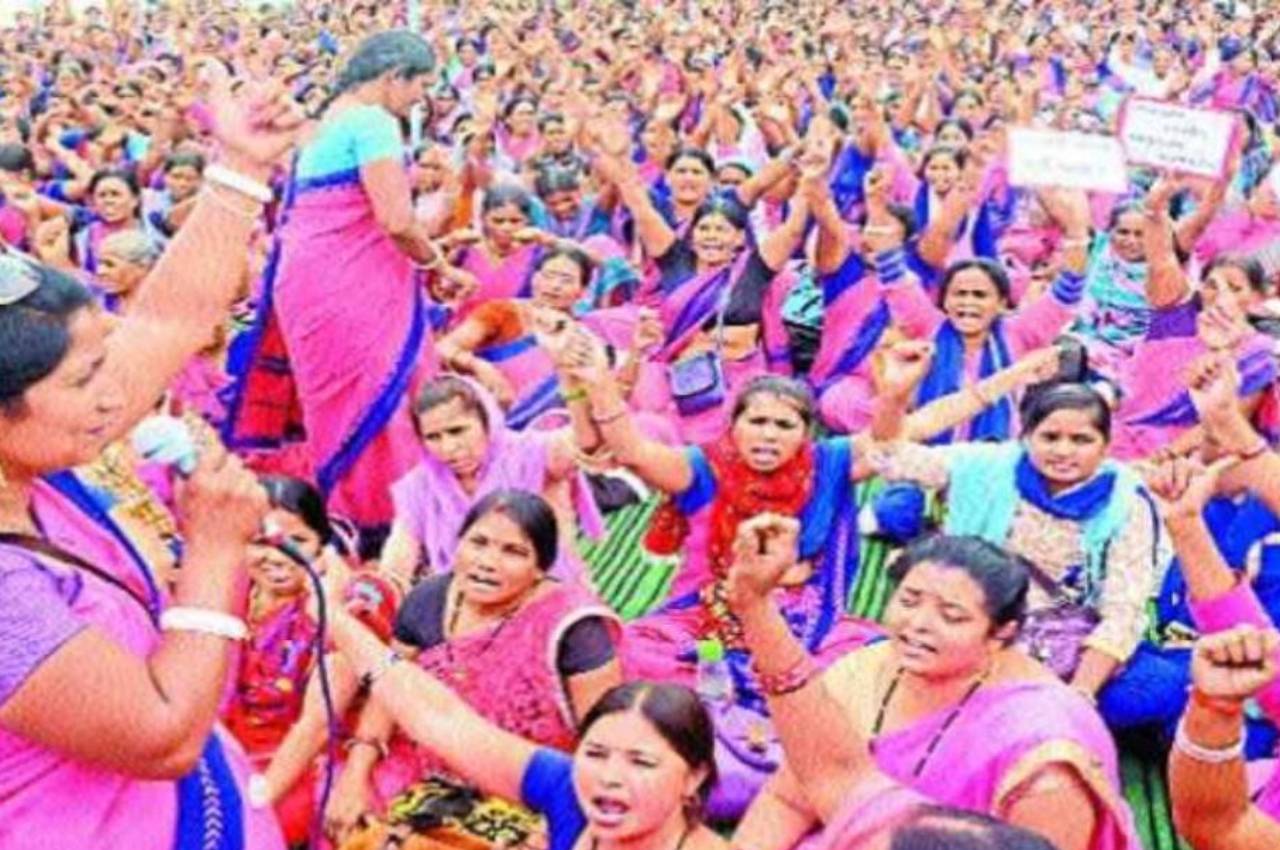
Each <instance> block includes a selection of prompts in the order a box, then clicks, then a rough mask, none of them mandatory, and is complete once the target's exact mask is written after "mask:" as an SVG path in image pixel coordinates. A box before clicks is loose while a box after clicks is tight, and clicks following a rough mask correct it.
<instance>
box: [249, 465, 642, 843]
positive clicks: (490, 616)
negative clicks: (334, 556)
mask: <svg viewBox="0 0 1280 850" xmlns="http://www.w3.org/2000/svg"><path fill="white" fill-rule="evenodd" d="M556 551H557V531H556V518H555V514H554V513H553V512H552V510H551V508H550V506H549V505H548V504H547V503H546V502H545V501H544V500H543V499H542V498H541V497H539V496H537V495H534V494H532V493H528V492H523V491H519V490H496V491H494V492H492V493H489V494H488V495H487V496H485V497H484V498H483V499H481V500H480V501H479V502H477V503H476V505H475V506H474V507H473V508H472V509H471V510H470V511H469V512H468V514H467V515H466V517H465V518H464V520H463V522H462V528H461V531H460V533H459V538H458V543H457V550H456V552H455V553H454V556H453V571H452V572H451V573H444V574H440V575H434V576H431V577H429V578H427V579H425V580H424V581H422V582H421V583H420V584H419V585H418V586H417V587H416V588H415V589H414V590H413V591H412V592H411V593H410V594H409V596H408V597H407V598H406V599H405V601H404V603H403V605H402V606H401V607H400V611H399V613H398V616H397V618H396V623H395V629H394V634H395V640H396V646H397V649H398V651H400V652H402V653H403V655H404V656H405V657H406V658H412V659H414V661H415V663H416V664H417V666H419V667H421V668H422V669H424V670H427V671H429V672H430V673H432V675H434V676H436V677H438V678H439V679H440V680H441V681H442V682H445V683H447V685H448V686H449V688H451V689H452V691H453V693H455V694H457V695H458V697H459V698H461V699H462V700H465V702H466V704H467V705H468V706H469V707H470V709H471V710H474V711H476V712H477V713H478V714H480V715H481V716H483V717H484V718H485V719H486V720H488V721H490V722H492V723H494V724H497V726H499V727H501V728H502V729H504V730H506V731H507V732H510V733H512V734H516V735H521V736H523V737H525V738H528V739H529V740H531V741H534V742H536V743H537V744H538V745H540V746H545V747H551V748H555V749H559V750H563V751H568V750H570V749H572V747H573V745H574V743H575V740H576V734H575V730H576V727H577V723H578V720H579V719H580V718H582V717H584V716H586V714H587V712H588V711H589V710H590V709H591V707H592V706H593V705H594V704H595V703H596V701H597V700H598V699H599V697H600V695H601V694H603V693H604V692H605V691H606V690H608V689H609V688H611V687H613V686H614V685H617V684H618V683H619V682H620V681H621V675H620V673H619V667H618V662H617V652H616V644H617V640H618V634H619V631H620V624H619V622H618V620H617V617H616V616H615V615H614V614H613V612H611V611H610V610H609V609H608V608H606V607H605V606H604V605H603V604H602V603H600V602H599V601H598V600H597V599H595V597H594V596H592V595H591V594H590V593H589V592H588V591H586V590H584V589H583V588H582V587H580V586H579V585H577V584H575V583H561V582H558V581H556V580H554V579H552V578H550V577H549V576H548V575H547V571H548V570H549V569H550V567H551V565H552V564H553V563H554V562H555V559H556ZM338 666H339V667H340V666H341V665H338ZM338 675H339V676H342V675H343V672H339V673H338ZM344 678H345V677H344ZM394 728H395V724H394V723H393V719H392V716H391V715H389V714H388V713H387V711H385V710H384V708H383V706H381V705H380V704H379V703H377V702H376V701H372V702H369V703H368V704H366V705H365V706H364V708H363V711H362V715H361V717H360V720H359V722H358V724H357V726H356V730H355V735H354V737H353V738H352V743H351V745H350V747H349V750H348V751H349V755H348V757H347V759H346V763H345V764H344V765H343V767H342V773H341V778H340V780H339V782H338V784H337V786H336V788H335V793H334V797H333V799H332V801H331V803H330V806H329V811H328V826H329V831H330V833H331V834H332V835H335V836H336V837H344V836H347V835H348V834H349V833H350V831H351V829H352V828H353V827H355V826H356V825H357V823H358V822H359V820H360V819H361V816H363V815H366V814H372V815H375V816H377V817H379V818H383V817H384V816H387V815H391V817H389V818H388V819H390V820H397V819H398V818H397V817H395V815H396V813H401V812H403V813H404V814H405V816H406V817H405V818H403V819H411V818H412V812H413V811H414V810H416V809H417V808H419V807H420V805H421V804H422V801H423V800H422V798H424V797H425V798H428V799H429V798H431V797H438V796H440V795H442V794H450V793H453V789H455V788H457V787H458V786H457V781H456V780H457V779H458V778H461V779H463V780H466V779H468V778H469V777H468V774H467V773H466V771H465V770H462V769H459V766H458V765H457V764H456V763H454V762H451V761H449V760H448V759H447V758H446V759H441V758H440V757H439V754H438V753H433V752H432V751H431V750H430V748H422V747H416V746H414V744H413V742H412V741H411V740H410V739H409V738H406V737H404V736H402V735H394V736H393V734H392V733H393V729H394ZM304 730H305V731H304ZM323 732H324V730H323V724H322V723H318V722H314V721H309V722H305V723H304V724H302V725H300V726H299V727H297V731H295V732H294V733H291V735H290V740H289V741H287V742H286V744H285V746H283V747H282V748H281V753H282V756H281V757H279V758H277V759H276V761H275V762H273V764H272V767H271V769H270V770H269V771H268V774H267V783H268V786H269V788H271V789H272V791H273V793H274V792H276V791H283V790H284V789H286V788H288V787H289V785H290V784H292V782H293V780H294V778H295V776H296V775H297V774H298V773H299V772H301V770H303V769H305V767H306V765H307V763H308V762H309V760H310V758H311V756H312V755H314V753H315V752H316V751H317V750H319V748H320V744H321V742H322V740H323ZM419 780H425V784H424V785H421V786H419V785H416V783H418V782H419ZM407 790H409V791H411V793H410V794H409V795H408V797H407V798H406V799H401V800H396V799H395V798H397V796H398V795H400V794H402V792H405V791H407ZM415 796H416V797H417V798H418V800H417V802H415V801H414V800H413V799H412V798H414V797H415ZM393 801H394V802H393ZM494 820H495V821H496V819H494ZM525 820H527V819H525ZM508 822H509V823H511V824H513V825H514V826H515V827H516V828H519V824H520V823H521V822H522V821H521V819H520V817H519V815H518V814H517V815H515V816H514V817H513V818H511V819H508ZM497 828H498V827H497V826H496V825H494V829H497ZM480 837H482V838H485V839H487V840H496V839H498V838H501V837H502V836H501V835H499V834H496V833H494V832H492V831H490V832H487V833H484V834H481V835H480Z"/></svg>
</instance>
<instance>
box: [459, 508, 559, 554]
mask: <svg viewBox="0 0 1280 850" xmlns="http://www.w3.org/2000/svg"><path fill="white" fill-rule="evenodd" d="M493 513H499V514H502V515H503V516H505V517H506V518H507V519H509V520H511V521H512V522H514V523H515V524H516V525H518V526H520V531H521V532H523V533H524V536H525V537H528V538H529V542H530V543H531V544H532V545H533V553H534V560H535V561H536V562H537V564H538V569H540V570H542V571H543V572H546V571H547V570H549V569H551V565H552V564H554V563H555V562H556V555H557V552H558V547H559V545H560V541H559V534H560V532H559V531H558V529H557V526H556V512H555V511H553V510H552V509H551V506H550V505H548V504H547V500H546V499H544V498H542V497H541V496H539V495H536V494H534V493H530V492H528V491H527V490H494V491H493V492H492V493H489V494H488V495H487V496H485V497H484V498H482V499H481V500H480V501H478V502H476V503H475V504H474V505H472V506H471V510H469V511H467V515H466V517H465V518H464V519H463V520H462V527H461V528H460V529H459V530H458V539H459V540H461V539H462V538H463V537H464V536H466V533H467V532H468V531H469V530H470V529H471V526H473V525H475V524H476V523H477V522H479V521H480V520H481V519H483V518H484V517H486V516H488V515H489V514H493Z"/></svg>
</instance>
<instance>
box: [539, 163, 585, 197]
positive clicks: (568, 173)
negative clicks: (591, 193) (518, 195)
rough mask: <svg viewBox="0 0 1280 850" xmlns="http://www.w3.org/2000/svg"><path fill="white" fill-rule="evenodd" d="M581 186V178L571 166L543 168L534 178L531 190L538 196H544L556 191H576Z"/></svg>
mask: <svg viewBox="0 0 1280 850" xmlns="http://www.w3.org/2000/svg"><path fill="white" fill-rule="evenodd" d="M581 188H582V178H581V177H580V176H579V175H578V172H577V171H575V170H574V169H572V168H556V167H554V166H553V167H551V168H544V169H542V170H540V171H539V172H538V176H537V177H536V178H534V181H533V190H534V191H535V192H537V193H538V197H539V198H546V197H547V196H549V195H553V194H555V193H556V192H576V191H577V190H579V189H581Z"/></svg>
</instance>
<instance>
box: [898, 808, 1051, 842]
mask: <svg viewBox="0 0 1280 850" xmlns="http://www.w3.org/2000/svg"><path fill="white" fill-rule="evenodd" d="M1053 848H1054V845H1053V843H1052V842H1050V841H1049V840H1048V839H1047V838H1045V837H1044V836H1042V835H1039V834H1037V833H1034V832H1031V831H1030V830H1027V829H1023V828H1022V827H1018V826H1013V825H1012V824H1008V823H1005V822H1004V821H1001V820H997V819H996V818H993V817H991V816H990V815H985V814H982V813H980V812H972V811H968V810H965V809H953V808H949V807H946V806H921V807H919V808H918V809H916V810H915V811H914V812H913V813H912V814H911V816H910V817H909V818H908V819H907V821H906V822H904V823H901V824H899V825H898V826H896V827H895V828H894V830H893V836H892V837H891V839H890V843H889V850H1053Z"/></svg>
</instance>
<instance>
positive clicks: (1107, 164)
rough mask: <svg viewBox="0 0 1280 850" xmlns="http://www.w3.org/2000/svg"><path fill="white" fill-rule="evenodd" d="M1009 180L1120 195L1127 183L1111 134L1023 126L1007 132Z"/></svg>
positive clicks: (1020, 184) (1018, 184)
mask: <svg viewBox="0 0 1280 850" xmlns="http://www.w3.org/2000/svg"><path fill="white" fill-rule="evenodd" d="M1009 182H1010V183H1011V184H1012V185H1014V186H1031V187H1044V188H1048V187H1054V186H1057V187H1061V188H1064V189H1084V190H1086V191H1092V192H1110V193H1112V194H1117V195H1118V194H1122V193H1123V192H1124V191H1125V190H1126V189H1127V188H1128V186H1129V181H1128V176H1127V174H1126V172H1125V164H1124V151H1123V150H1122V149H1121V147H1120V143H1119V142H1118V141H1117V140H1116V139H1115V137H1114V136H1099V135H1095V134H1092V133H1063V132H1058V131H1056V130H1032V129H1028V128H1025V127H1018V128H1014V129H1012V130H1010V131H1009Z"/></svg>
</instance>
